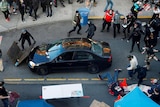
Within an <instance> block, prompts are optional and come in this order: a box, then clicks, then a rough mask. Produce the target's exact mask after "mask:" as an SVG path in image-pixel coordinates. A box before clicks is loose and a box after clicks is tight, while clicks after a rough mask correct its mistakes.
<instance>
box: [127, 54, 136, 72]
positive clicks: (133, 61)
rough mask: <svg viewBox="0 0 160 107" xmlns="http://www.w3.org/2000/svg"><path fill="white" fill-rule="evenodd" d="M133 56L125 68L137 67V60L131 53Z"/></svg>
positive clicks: (132, 68)
mask: <svg viewBox="0 0 160 107" xmlns="http://www.w3.org/2000/svg"><path fill="white" fill-rule="evenodd" d="M132 56H133V58H132V59H131V60H130V66H129V67H128V68H127V70H134V69H136V68H137V65H138V61H137V58H136V57H135V56H134V55H132Z"/></svg>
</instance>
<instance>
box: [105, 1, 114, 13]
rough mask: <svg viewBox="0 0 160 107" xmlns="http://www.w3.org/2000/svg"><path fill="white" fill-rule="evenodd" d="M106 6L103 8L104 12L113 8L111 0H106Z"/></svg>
mask: <svg viewBox="0 0 160 107" xmlns="http://www.w3.org/2000/svg"><path fill="white" fill-rule="evenodd" d="M106 3H107V4H106V7H105V8H104V12H106V11H107V10H109V9H111V10H112V8H113V1H112V0H106ZM109 6H110V8H109V9H108V7H109Z"/></svg>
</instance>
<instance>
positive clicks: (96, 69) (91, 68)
mask: <svg viewBox="0 0 160 107" xmlns="http://www.w3.org/2000/svg"><path fill="white" fill-rule="evenodd" d="M88 71H89V73H91V74H96V73H98V72H99V66H98V65H96V64H92V65H89V66H88Z"/></svg>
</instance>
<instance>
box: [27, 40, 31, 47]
mask: <svg viewBox="0 0 160 107" xmlns="http://www.w3.org/2000/svg"><path fill="white" fill-rule="evenodd" d="M27 41H28V44H29V46H31V40H30V38H28V39H27Z"/></svg>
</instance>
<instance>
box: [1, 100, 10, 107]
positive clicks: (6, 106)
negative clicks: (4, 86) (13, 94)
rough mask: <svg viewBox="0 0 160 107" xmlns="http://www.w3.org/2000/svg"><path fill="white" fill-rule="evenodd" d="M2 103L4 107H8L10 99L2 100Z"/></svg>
mask: <svg viewBox="0 0 160 107" xmlns="http://www.w3.org/2000/svg"><path fill="white" fill-rule="evenodd" d="M2 102H3V105H4V107H8V105H9V102H8V98H6V99H2Z"/></svg>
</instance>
